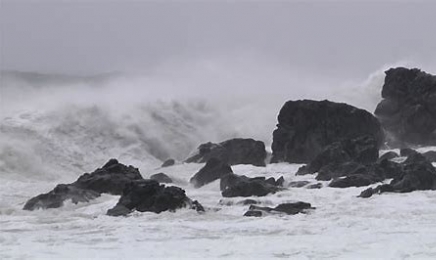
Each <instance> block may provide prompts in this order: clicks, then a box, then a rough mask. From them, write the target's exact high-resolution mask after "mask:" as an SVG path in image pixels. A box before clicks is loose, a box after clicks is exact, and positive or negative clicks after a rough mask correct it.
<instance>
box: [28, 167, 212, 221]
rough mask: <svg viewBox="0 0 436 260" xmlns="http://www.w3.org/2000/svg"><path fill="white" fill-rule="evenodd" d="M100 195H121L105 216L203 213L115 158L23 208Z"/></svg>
mask: <svg viewBox="0 0 436 260" xmlns="http://www.w3.org/2000/svg"><path fill="white" fill-rule="evenodd" d="M102 193H107V194H112V195H121V198H120V200H119V202H118V203H117V205H116V206H115V207H114V208H113V209H110V210H109V211H108V213H107V214H108V215H111V216H119V215H126V214H128V213H130V212H131V211H132V210H137V211H142V212H143V211H150V212H155V213H160V212H162V211H166V210H169V211H174V210H176V209H178V208H183V207H189V208H192V209H195V210H197V211H204V208H203V207H202V206H201V205H200V204H199V203H198V202H197V201H192V200H191V199H190V198H188V197H187V196H186V194H185V191H184V190H183V189H181V188H178V187H174V186H171V187H165V185H163V184H159V182H157V181H156V180H145V179H143V178H142V176H141V174H140V173H139V170H138V169H137V168H135V167H133V166H126V165H124V164H121V163H119V162H118V161H117V160H116V159H111V160H109V162H107V163H106V164H105V165H104V166H103V167H102V168H99V169H97V170H95V171H94V172H92V173H85V174H83V175H82V176H80V177H79V178H78V179H77V181H75V182H73V183H71V184H59V185H57V186H56V187H55V188H54V189H53V190H52V191H50V192H48V193H45V194H41V195H38V196H36V197H34V198H32V199H30V200H29V201H27V203H26V204H25V205H24V209H25V210H35V209H47V208H58V207H61V206H62V205H63V204H64V202H65V201H67V200H71V201H72V202H73V203H78V202H89V201H90V200H92V199H95V198H97V197H99V196H100V195H101V194H102Z"/></svg>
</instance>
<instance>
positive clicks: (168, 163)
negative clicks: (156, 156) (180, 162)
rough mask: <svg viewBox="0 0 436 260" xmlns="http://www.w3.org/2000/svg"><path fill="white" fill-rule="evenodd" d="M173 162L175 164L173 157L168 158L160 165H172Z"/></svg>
mask: <svg viewBox="0 0 436 260" xmlns="http://www.w3.org/2000/svg"><path fill="white" fill-rule="evenodd" d="M174 164H176V161H175V160H174V159H168V160H166V161H165V162H163V163H162V165H161V166H160V167H169V166H173V165H174Z"/></svg>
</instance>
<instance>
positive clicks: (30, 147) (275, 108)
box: [0, 57, 408, 178]
mask: <svg viewBox="0 0 436 260" xmlns="http://www.w3.org/2000/svg"><path fill="white" fill-rule="evenodd" d="M398 65H408V64H407V63H402V64H392V65H386V66H384V67H383V68H380V69H377V70H375V71H374V73H372V74H371V75H368V77H367V78H366V79H352V78H347V75H344V77H343V78H337V77H336V78H335V77H332V78H327V77H325V76H320V75H317V74H315V73H312V72H309V71H301V70H299V69H298V68H295V67H292V66H291V65H289V64H280V63H278V62H273V61H271V60H260V59H254V58H247V57H244V58H239V59H238V58H234V59H219V58H210V59H196V60H191V61H189V60H183V61H182V60H176V61H173V62H167V63H165V64H161V65H159V66H156V67H155V68H153V69H149V70H147V71H140V70H136V71H134V72H130V73H113V74H106V75H99V76H89V77H85V76H71V75H47V74H30V73H25V72H11V71H3V72H2V77H1V88H0V91H1V110H0V119H1V121H0V131H1V132H2V135H1V137H0V172H1V174H7V173H9V174H14V175H15V174H17V173H19V175H22V174H24V175H25V176H27V177H29V176H31V177H32V178H50V176H52V175H53V176H52V177H53V178H55V177H56V176H58V175H59V174H60V175H62V174H66V173H67V172H68V173H74V174H72V176H75V175H77V174H78V173H80V172H84V171H89V170H91V169H93V168H95V165H101V164H103V163H104V162H105V161H106V160H108V159H109V158H112V157H114V158H118V159H120V160H121V161H123V162H125V163H129V164H133V165H137V166H150V165H159V164H160V163H161V161H162V160H165V159H167V158H175V159H177V160H183V159H185V158H186V157H187V156H188V154H189V153H190V152H191V151H193V150H194V149H195V148H196V147H197V146H198V145H199V144H200V143H203V142H207V141H212V142H220V141H223V140H226V139H229V138H235V137H243V138H254V139H258V140H261V141H263V142H265V144H266V146H267V147H269V146H270V145H271V142H272V131H273V130H274V128H275V124H276V123H277V121H276V120H277V115H278V112H279V110H280V108H281V106H282V105H283V104H284V102H286V101H287V100H296V99H315V100H322V99H329V100H332V101H337V102H346V103H349V104H352V105H354V106H357V107H359V108H363V109H366V110H368V111H370V112H373V111H374V109H375V106H376V105H377V103H378V102H379V101H380V100H381V94H380V93H381V87H382V85H383V80H384V70H385V69H387V68H389V67H392V66H398ZM38 176H39V177H38Z"/></svg>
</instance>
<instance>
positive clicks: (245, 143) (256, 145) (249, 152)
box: [185, 138, 266, 166]
mask: <svg viewBox="0 0 436 260" xmlns="http://www.w3.org/2000/svg"><path fill="white" fill-rule="evenodd" d="M211 158H217V159H219V160H220V161H222V162H224V163H227V164H229V165H237V164H252V165H255V166H265V159H266V150H265V144H264V143H263V142H261V141H256V140H253V139H242V138H235V139H230V140H227V141H224V142H221V143H219V144H214V143H210V142H209V143H205V144H201V145H200V146H199V147H198V152H197V154H195V155H193V156H191V157H190V158H188V159H186V160H185V162H188V163H190V162H196V163H204V162H207V161H208V160H209V159H211Z"/></svg>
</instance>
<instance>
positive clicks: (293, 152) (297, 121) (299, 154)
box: [272, 100, 384, 163]
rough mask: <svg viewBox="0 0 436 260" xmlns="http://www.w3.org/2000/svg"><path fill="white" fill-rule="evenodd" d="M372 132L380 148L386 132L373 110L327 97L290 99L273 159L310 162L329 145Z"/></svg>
mask: <svg viewBox="0 0 436 260" xmlns="http://www.w3.org/2000/svg"><path fill="white" fill-rule="evenodd" d="M365 135H369V136H371V137H372V138H373V139H374V140H375V142H376V147H377V148H379V147H380V145H381V144H382V143H383V139H384V134H383V131H382V128H381V126H380V123H379V122H378V120H377V118H375V117H374V116H373V115H372V114H371V113H369V112H367V111H365V110H362V109H358V108H356V107H353V106H350V105H347V104H343V103H335V102H330V101H327V100H324V101H313V100H298V101H288V102H286V103H285V105H284V106H283V107H282V108H281V110H280V113H279V115H278V124H277V129H276V130H275V131H274V133H273V144H272V151H273V158H272V162H281V161H284V162H290V163H309V162H310V161H312V160H313V159H315V157H316V156H317V155H318V154H319V153H321V152H322V151H323V150H324V149H325V148H326V147H327V146H328V145H330V144H332V143H335V142H338V141H340V140H344V139H354V138H357V137H360V136H365Z"/></svg>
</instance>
